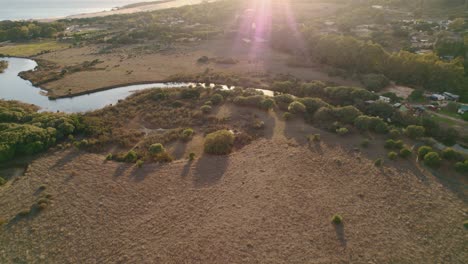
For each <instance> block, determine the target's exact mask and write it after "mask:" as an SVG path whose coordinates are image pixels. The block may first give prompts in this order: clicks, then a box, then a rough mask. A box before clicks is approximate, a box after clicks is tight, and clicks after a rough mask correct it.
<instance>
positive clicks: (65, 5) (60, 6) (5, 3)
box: [0, 0, 154, 21]
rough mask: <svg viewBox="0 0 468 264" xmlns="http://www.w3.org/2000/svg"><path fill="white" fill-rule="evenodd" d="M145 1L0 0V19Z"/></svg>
mask: <svg viewBox="0 0 468 264" xmlns="http://www.w3.org/2000/svg"><path fill="white" fill-rule="evenodd" d="M145 1H148V0H0V21H1V20H23V19H44V18H59V17H65V16H69V15H76V14H82V13H94V12H100V11H104V10H111V9H112V8H114V7H121V6H124V5H128V4H132V3H139V2H145ZM153 1H154V0H153Z"/></svg>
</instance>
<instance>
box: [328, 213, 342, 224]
mask: <svg viewBox="0 0 468 264" xmlns="http://www.w3.org/2000/svg"><path fill="white" fill-rule="evenodd" d="M331 222H332V223H333V224H335V225H340V224H341V223H343V217H342V216H341V215H339V214H335V215H333V216H332V219H331Z"/></svg>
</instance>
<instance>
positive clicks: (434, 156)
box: [424, 152, 442, 168]
mask: <svg viewBox="0 0 468 264" xmlns="http://www.w3.org/2000/svg"><path fill="white" fill-rule="evenodd" d="M441 161H442V160H441V158H440V156H439V154H438V153H437V152H429V153H427V154H426V155H425V156H424V164H426V166H429V167H432V168H437V167H439V166H440V163H441Z"/></svg>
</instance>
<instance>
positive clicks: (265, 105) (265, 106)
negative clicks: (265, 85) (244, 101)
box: [260, 98, 275, 110]
mask: <svg viewBox="0 0 468 264" xmlns="http://www.w3.org/2000/svg"><path fill="white" fill-rule="evenodd" d="M260 107H261V108H262V109H264V110H270V109H272V108H273V107H275V101H273V99H271V98H266V99H265V100H263V101H262V102H261V103H260Z"/></svg>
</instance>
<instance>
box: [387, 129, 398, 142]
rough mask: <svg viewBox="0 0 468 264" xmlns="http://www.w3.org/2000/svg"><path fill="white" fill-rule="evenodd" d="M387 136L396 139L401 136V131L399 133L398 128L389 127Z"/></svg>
mask: <svg viewBox="0 0 468 264" xmlns="http://www.w3.org/2000/svg"><path fill="white" fill-rule="evenodd" d="M388 136H389V137H390V138H391V139H394V140H395V139H398V138H399V137H400V136H401V133H400V130H398V129H396V128H394V129H391V130H390V131H389V132H388Z"/></svg>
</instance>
